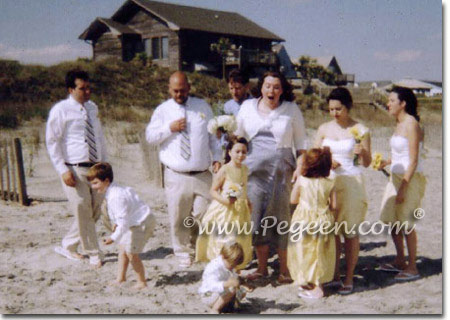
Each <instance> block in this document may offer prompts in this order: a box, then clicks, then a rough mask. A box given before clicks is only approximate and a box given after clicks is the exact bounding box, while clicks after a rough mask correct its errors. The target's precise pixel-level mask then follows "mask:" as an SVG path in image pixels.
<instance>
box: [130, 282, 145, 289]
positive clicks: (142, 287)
mask: <svg viewBox="0 0 450 320" xmlns="http://www.w3.org/2000/svg"><path fill="white" fill-rule="evenodd" d="M145 288H147V282H141V281H138V283H136V284H135V285H134V286H133V289H134V290H142V289H145Z"/></svg>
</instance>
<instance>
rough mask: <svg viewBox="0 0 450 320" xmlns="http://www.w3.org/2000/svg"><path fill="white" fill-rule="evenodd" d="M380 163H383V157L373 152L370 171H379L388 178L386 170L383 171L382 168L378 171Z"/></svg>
mask: <svg viewBox="0 0 450 320" xmlns="http://www.w3.org/2000/svg"><path fill="white" fill-rule="evenodd" d="M381 161H383V155H382V154H381V153H379V152H375V153H374V155H373V157H372V163H371V164H370V166H371V167H372V169H374V170H379V171H381V172H383V174H384V175H385V176H386V177H389V173H388V172H387V171H386V170H384V168H383V169H380V167H381Z"/></svg>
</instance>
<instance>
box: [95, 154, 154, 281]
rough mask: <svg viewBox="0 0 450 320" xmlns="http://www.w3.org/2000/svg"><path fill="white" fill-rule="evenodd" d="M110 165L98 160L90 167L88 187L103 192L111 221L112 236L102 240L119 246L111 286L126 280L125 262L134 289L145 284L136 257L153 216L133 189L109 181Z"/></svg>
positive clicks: (151, 230)
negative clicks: (135, 280)
mask: <svg viewBox="0 0 450 320" xmlns="http://www.w3.org/2000/svg"><path fill="white" fill-rule="evenodd" d="M113 178H114V177H113V171H112V168H111V165H110V164H109V163H106V162H100V163H97V164H95V165H94V166H92V167H91V168H90V169H89V171H88V175H87V179H88V181H90V183H91V187H92V189H94V190H97V192H99V193H104V194H105V201H106V205H107V211H108V216H109V218H110V220H111V222H112V224H113V227H112V228H113V230H112V231H113V233H112V235H111V236H110V237H109V238H107V239H104V240H103V243H104V244H106V245H109V244H111V243H113V242H116V243H117V244H118V245H119V257H118V260H119V269H118V274H117V279H116V281H115V282H114V283H113V284H114V285H120V284H121V283H122V282H125V281H126V272H127V268H128V264H129V263H131V265H132V267H133V269H134V271H135V272H136V273H137V275H138V283H137V284H136V286H135V287H134V288H135V289H143V288H145V287H146V286H147V281H146V280H145V269H144V265H143V264H142V261H141V259H140V258H139V253H141V252H142V250H143V249H144V246H145V244H146V242H147V240H148V239H149V238H150V237H151V236H152V235H153V229H154V226H155V218H154V217H153V215H152V214H151V211H150V208H149V206H148V205H146V204H145V203H144V202H142V201H141V200H140V199H139V197H138V195H137V194H136V192H135V191H134V190H133V189H132V188H130V187H123V186H120V185H118V184H116V183H115V182H113Z"/></svg>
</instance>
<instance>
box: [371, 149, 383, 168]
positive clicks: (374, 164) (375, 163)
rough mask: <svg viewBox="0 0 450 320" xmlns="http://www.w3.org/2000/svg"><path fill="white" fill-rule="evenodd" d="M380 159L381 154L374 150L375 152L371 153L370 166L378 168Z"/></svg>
mask: <svg viewBox="0 0 450 320" xmlns="http://www.w3.org/2000/svg"><path fill="white" fill-rule="evenodd" d="M382 160H383V155H382V154H381V153H379V152H375V154H374V155H373V158H372V163H371V164H370V166H371V167H372V168H373V169H375V170H379V169H380V166H381V161H382Z"/></svg>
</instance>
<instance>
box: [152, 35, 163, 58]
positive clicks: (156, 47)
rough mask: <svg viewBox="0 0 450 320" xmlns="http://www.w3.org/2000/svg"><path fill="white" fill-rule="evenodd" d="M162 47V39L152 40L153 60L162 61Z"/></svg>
mask: <svg viewBox="0 0 450 320" xmlns="http://www.w3.org/2000/svg"><path fill="white" fill-rule="evenodd" d="M160 49H161V46H160V38H153V39H152V58H153V59H161V52H160V51H161V50H160Z"/></svg>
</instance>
